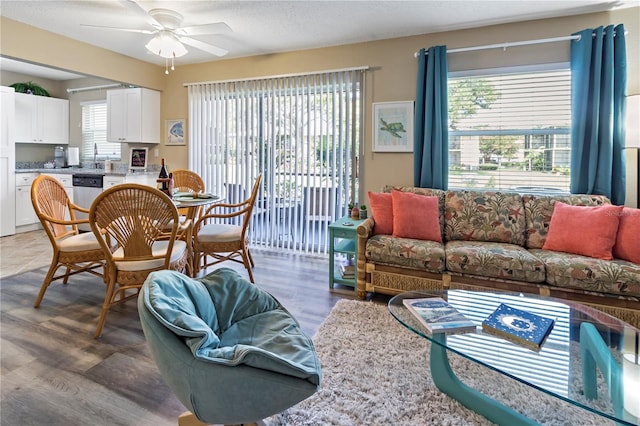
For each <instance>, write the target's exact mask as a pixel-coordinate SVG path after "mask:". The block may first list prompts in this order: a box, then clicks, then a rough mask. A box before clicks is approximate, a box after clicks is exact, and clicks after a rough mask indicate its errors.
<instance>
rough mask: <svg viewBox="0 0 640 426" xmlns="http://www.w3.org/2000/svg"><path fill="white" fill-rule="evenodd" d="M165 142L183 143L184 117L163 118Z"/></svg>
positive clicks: (168, 143)
mask: <svg viewBox="0 0 640 426" xmlns="http://www.w3.org/2000/svg"><path fill="white" fill-rule="evenodd" d="M165 134H166V139H165V144H166V145H184V119H182V118H180V119H178V120H165Z"/></svg>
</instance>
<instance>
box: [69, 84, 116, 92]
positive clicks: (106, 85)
mask: <svg viewBox="0 0 640 426" xmlns="http://www.w3.org/2000/svg"><path fill="white" fill-rule="evenodd" d="M111 87H122V84H120V83H114V84H103V85H102V86H90V87H78V88H77V89H67V93H76V92H86V91H88V90H99V89H109V88H111Z"/></svg>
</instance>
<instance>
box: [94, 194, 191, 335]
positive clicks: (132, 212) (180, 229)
mask: <svg viewBox="0 0 640 426" xmlns="http://www.w3.org/2000/svg"><path fill="white" fill-rule="evenodd" d="M89 222H90V224H91V229H92V230H93V233H94V234H95V236H96V237H97V238H98V241H99V242H100V245H101V246H102V249H103V251H104V252H105V258H106V270H105V275H106V276H105V278H106V283H107V293H106V295H105V299H104V303H103V306H102V312H101V313H100V318H99V320H98V326H97V328H96V332H95V337H99V336H100V335H101V334H102V328H103V326H104V323H105V320H106V317H107V313H108V311H109V309H110V308H111V307H113V306H115V305H117V304H120V303H123V302H125V301H127V300H129V299H132V298H135V297H137V295H138V293H139V291H140V287H141V286H142V284H143V283H144V280H145V279H146V278H147V275H149V273H150V272H152V271H158V270H162V269H172V270H177V271H180V272H183V273H189V274H190V275H192V273H193V271H192V270H191V256H192V251H191V232H192V224H193V222H192V221H191V220H190V219H187V220H186V221H185V222H184V223H180V222H179V221H178V210H177V209H176V206H175V205H174V204H173V202H172V201H171V198H169V196H168V195H166V194H164V193H163V192H162V191H160V190H158V189H156V188H153V187H150V186H146V185H139V184H123V185H117V186H114V187H112V188H109V189H107V190H106V191H104V192H102V193H101V194H100V195H99V196H98V197H97V198H96V199H95V201H94V202H93V204H92V205H91V208H90V210H89Z"/></svg>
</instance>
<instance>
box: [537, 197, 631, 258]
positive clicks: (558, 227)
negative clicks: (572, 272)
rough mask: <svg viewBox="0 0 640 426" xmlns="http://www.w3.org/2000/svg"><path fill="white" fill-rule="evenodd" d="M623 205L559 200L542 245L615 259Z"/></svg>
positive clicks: (563, 250) (549, 248)
mask: <svg viewBox="0 0 640 426" xmlns="http://www.w3.org/2000/svg"><path fill="white" fill-rule="evenodd" d="M622 209H623V207H622V206H614V205H610V204H607V205H604V206H593V207H587V206H570V205H568V204H565V203H563V202H561V201H556V203H555V205H554V208H553V215H552V216H551V222H550V223H549V232H548V234H547V239H546V241H545V242H544V245H543V246H542V248H543V249H544V250H553V251H562V252H566V253H573V254H581V255H584V256H590V257H595V258H598V259H604V260H611V259H613V256H612V255H611V249H612V248H613V245H614V244H615V242H616V234H617V232H618V224H619V223H620V215H621V214H622Z"/></svg>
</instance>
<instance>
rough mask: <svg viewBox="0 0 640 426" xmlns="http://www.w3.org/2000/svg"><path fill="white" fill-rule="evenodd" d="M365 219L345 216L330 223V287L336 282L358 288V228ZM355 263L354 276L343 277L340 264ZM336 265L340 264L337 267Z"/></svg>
mask: <svg viewBox="0 0 640 426" xmlns="http://www.w3.org/2000/svg"><path fill="white" fill-rule="evenodd" d="M362 222H364V220H355V219H351V217H350V216H345V217H343V218H341V219H338V220H336V221H335V222H333V223H332V224H331V225H329V288H330V289H332V288H333V285H334V284H342V285H345V286H349V287H353V289H354V290H355V289H356V279H357V277H358V271H357V267H358V246H357V244H358V233H357V231H356V228H357V227H358V225H360V224H361V223H362ZM345 263H349V264H352V265H353V269H354V271H353V277H343V276H342V274H341V272H340V265H341V264H345ZM336 265H337V266H338V267H337V268H336Z"/></svg>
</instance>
